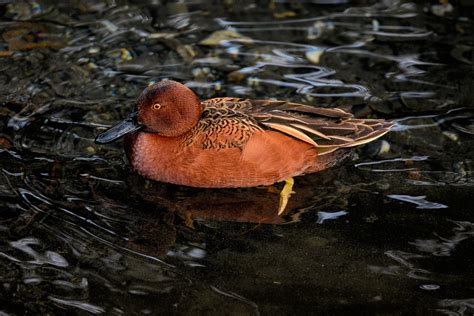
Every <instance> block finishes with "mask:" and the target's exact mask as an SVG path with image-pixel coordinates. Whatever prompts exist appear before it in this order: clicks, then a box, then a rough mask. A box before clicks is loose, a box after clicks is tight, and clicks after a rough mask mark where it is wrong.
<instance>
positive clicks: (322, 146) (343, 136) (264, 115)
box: [251, 100, 393, 154]
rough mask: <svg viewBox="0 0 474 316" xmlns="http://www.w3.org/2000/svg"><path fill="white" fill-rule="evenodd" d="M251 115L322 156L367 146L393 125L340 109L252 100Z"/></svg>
mask: <svg viewBox="0 0 474 316" xmlns="http://www.w3.org/2000/svg"><path fill="white" fill-rule="evenodd" d="M251 103H252V116H253V117H254V118H255V119H257V121H258V122H259V123H260V124H262V125H264V126H266V127H267V128H270V129H273V130H277V131H280V132H282V133H285V134H287V135H290V136H292V137H295V138H298V139H300V140H302V141H304V142H307V143H309V144H312V145H314V146H315V147H316V148H317V149H318V152H319V154H327V153H330V152H333V151H334V150H336V149H338V148H346V147H354V146H358V145H362V144H366V143H368V142H371V141H373V140H375V139H376V138H378V137H380V136H382V135H384V134H385V133H387V132H388V131H389V130H390V128H391V127H392V126H393V123H392V122H389V121H386V120H383V119H358V118H354V117H353V115H352V114H351V113H348V112H346V111H344V110H342V109H338V108H319V107H313V106H309V105H304V104H298V103H291V102H286V101H271V100H270V101H269V100H252V101H251Z"/></svg>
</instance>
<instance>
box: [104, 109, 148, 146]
mask: <svg viewBox="0 0 474 316" xmlns="http://www.w3.org/2000/svg"><path fill="white" fill-rule="evenodd" d="M133 114H134V113H133ZM133 114H132V115H130V116H129V117H128V118H127V119H125V120H123V121H122V122H120V123H118V124H117V125H114V126H112V127H111V128H109V129H108V130H106V131H105V132H103V133H100V134H99V135H97V137H96V138H95V142H96V143H97V144H107V143H110V142H113V141H114V140H117V139H119V138H121V137H123V136H125V135H127V134H130V133H133V132H135V131H138V130H139V129H141V128H142V127H143V125H140V124H138V123H137V122H136V119H135V115H133Z"/></svg>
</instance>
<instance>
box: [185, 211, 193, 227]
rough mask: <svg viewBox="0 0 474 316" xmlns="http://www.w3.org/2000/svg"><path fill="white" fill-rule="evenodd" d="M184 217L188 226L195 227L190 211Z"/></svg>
mask: <svg viewBox="0 0 474 316" xmlns="http://www.w3.org/2000/svg"><path fill="white" fill-rule="evenodd" d="M183 219H184V225H186V227H188V228H191V229H194V221H193V217H192V216H191V213H190V212H186V213H184V216H183Z"/></svg>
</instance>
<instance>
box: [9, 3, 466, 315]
mask: <svg viewBox="0 0 474 316" xmlns="http://www.w3.org/2000/svg"><path fill="white" fill-rule="evenodd" d="M161 2H163V1H147V2H140V3H139V2H138V1H137V3H134V2H131V3H126V2H125V1H120V2H117V3H116V2H115V1H104V2H98V1H73V2H69V3H68V4H63V5H54V6H52V5H50V4H48V3H49V2H39V1H38V2H28V3H26V2H19V1H8V0H7V1H0V33H1V34H2V39H1V40H0V102H1V105H2V107H1V108H0V127H1V134H0V161H1V167H0V168H1V169H0V170H1V173H0V179H1V180H0V195H1V200H0V206H1V208H0V232H1V234H0V314H2V315H3V314H7V315H8V314H12V315H22V314H25V313H29V314H36V315H37V314H47V313H49V314H88V313H93V314H101V313H103V314H111V315H121V314H125V315H134V314H165V313H177V314H195V313H198V314H199V313H201V314H250V315H252V314H271V313H273V314H290V313H306V314H310V313H318V312H319V313H324V314H327V313H331V314H334V313H341V314H345V313H349V312H354V311H355V310H358V311H361V312H364V313H365V314H400V313H407V314H415V313H417V314H426V313H435V314H436V313H440V314H447V315H458V314H459V315H461V314H472V313H474V285H473V284H474V272H473V271H474V270H473V265H474V256H473V253H472V247H473V237H474V212H473V207H472V204H471V203H472V199H473V197H474V176H473V169H474V161H473V157H474V155H473V153H474V138H473V135H474V115H473V113H474V106H473V100H474V92H473V91H474V89H473V82H474V81H473V78H474V68H473V56H474V39H473V37H472V30H473V29H474V25H473V23H472V6H471V7H469V3H468V1H465V2H461V4H455V5H454V7H450V6H451V5H448V6H445V7H443V6H440V5H434V6H433V5H431V4H425V5H415V4H413V3H409V2H404V1H394V0H388V1H383V2H380V3H378V2H371V1H353V2H352V1H312V2H314V3H311V1H308V2H301V3H299V2H292V1H275V2H264V1H262V2H261V3H259V4H258V5H256V4H253V2H251V1H238V2H237V1H224V2H222V4H221V5H211V4H208V2H206V1H199V0H198V1H184V2H176V3H175V2H168V3H161ZM317 2H335V3H339V4H332V5H330V4H316V3H317ZM450 9H452V10H450ZM162 78H170V79H175V80H179V81H182V82H185V83H186V84H187V85H188V86H189V87H191V88H193V89H194V90H195V91H196V92H197V93H199V94H200V95H201V97H202V98H209V97H215V96H238V97H246V98H255V99H264V98H278V99H285V100H292V101H294V102H303V103H307V104H313V105H318V106H324V107H336V106H346V107H347V106H351V107H352V111H353V112H355V114H356V115H358V116H364V117H365V116H370V117H380V118H386V119H393V120H395V122H396V126H395V128H394V130H393V132H391V133H389V134H387V135H386V136H384V137H383V139H382V140H380V141H377V142H375V143H373V144H369V145H367V146H365V147H363V148H361V149H359V150H358V151H357V153H356V155H354V156H353V157H352V158H351V159H348V160H346V161H344V162H343V163H341V164H340V165H338V166H337V167H335V168H333V169H330V170H328V171H325V172H321V173H318V174H313V175H308V176H305V177H298V178H296V185H295V191H296V194H295V195H293V196H292V198H291V200H290V203H289V211H288V212H287V213H286V214H285V215H284V216H282V217H279V216H277V214H276V209H277V207H276V206H277V203H278V194H276V193H274V192H271V190H270V191H269V190H268V189H267V188H251V189H236V190H204V189H203V190H198V189H190V188H186V187H179V186H173V185H168V184H162V183H152V182H148V181H145V180H143V179H142V178H140V177H139V176H137V175H134V174H132V173H131V172H130V170H129V168H128V167H127V164H126V162H125V161H124V156H123V150H122V144H121V143H120V142H117V143H113V144H110V145H106V146H98V145H96V144H94V137H95V135H96V134H98V133H99V132H100V131H102V130H104V128H105V127H107V126H110V125H111V124H113V123H115V122H116V121H118V120H119V119H121V118H123V117H125V115H126V114H127V113H128V112H129V111H130V110H131V108H132V107H133V104H134V100H135V98H136V97H137V96H138V94H139V93H140V92H141V90H142V89H143V88H144V87H146V86H147V84H149V83H150V82H155V81H158V80H160V79H162ZM279 187H281V186H279Z"/></svg>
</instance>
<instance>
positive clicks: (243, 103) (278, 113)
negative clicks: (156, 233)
mask: <svg viewBox="0 0 474 316" xmlns="http://www.w3.org/2000/svg"><path fill="white" fill-rule="evenodd" d="M392 126H393V123H392V122H391V121H388V120H384V119H365V118H354V116H353V115H352V114H351V113H349V112H347V111H345V110H343V109H340V108H324V107H315V106H310V105H305V104H300V103H293V102H289V101H278V100H251V99H246V98H236V97H221V98H212V99H207V100H203V101H201V100H200V99H199V97H198V96H197V94H196V93H194V92H193V91H192V90H191V89H190V88H188V87H186V86H185V85H183V84H181V83H179V82H176V81H173V80H161V81H159V82H157V83H154V84H151V85H149V86H148V87H147V88H145V89H144V91H143V92H142V93H141V94H140V96H139V97H138V99H137V101H136V106H135V109H134V111H132V113H131V114H130V115H129V116H128V117H127V118H125V119H124V120H123V121H122V122H120V123H118V124H116V125H114V126H113V127H111V128H109V129H108V130H106V131H104V132H102V133H100V134H99V135H97V137H96V139H95V142H96V143H98V144H106V143H109V142H112V141H115V140H117V139H119V138H121V137H124V149H125V153H126V156H127V158H128V162H129V164H130V166H131V169H132V170H133V171H135V172H137V173H138V174H139V175H141V176H142V177H145V178H148V179H151V180H155V181H160V182H166V183H172V184H177V185H184V186H189V187H199V188H239V187H256V186H270V185H273V184H275V183H277V182H285V185H284V187H283V189H282V191H281V192H280V197H279V206H278V215H280V214H282V213H284V211H285V208H286V205H287V203H288V199H289V197H290V195H291V194H293V193H295V192H293V191H292V190H293V185H294V180H293V178H294V177H296V176H301V175H305V174H309V173H314V172H318V171H322V170H324V169H327V168H329V167H331V166H333V165H335V164H336V163H337V162H339V161H340V160H342V159H343V158H345V157H346V156H348V155H349V154H350V152H351V151H352V149H353V148H354V147H356V146H359V145H363V144H366V143H369V142H371V141H373V140H375V139H377V138H379V137H381V136H383V135H384V134H386V133H387V132H388V131H389V130H390V129H391V127H392Z"/></svg>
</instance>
